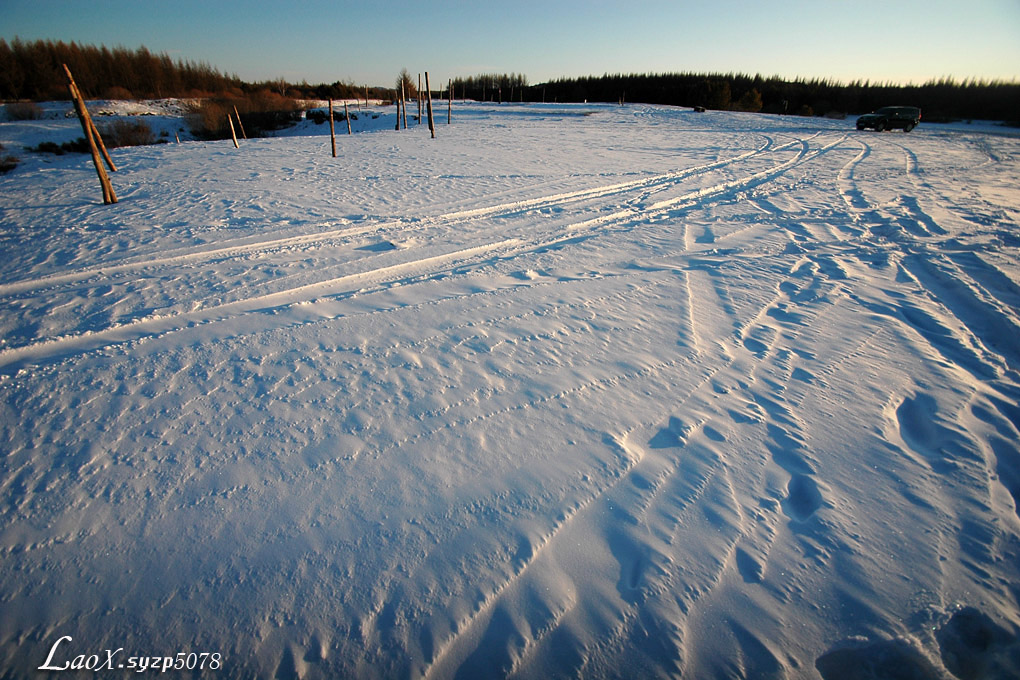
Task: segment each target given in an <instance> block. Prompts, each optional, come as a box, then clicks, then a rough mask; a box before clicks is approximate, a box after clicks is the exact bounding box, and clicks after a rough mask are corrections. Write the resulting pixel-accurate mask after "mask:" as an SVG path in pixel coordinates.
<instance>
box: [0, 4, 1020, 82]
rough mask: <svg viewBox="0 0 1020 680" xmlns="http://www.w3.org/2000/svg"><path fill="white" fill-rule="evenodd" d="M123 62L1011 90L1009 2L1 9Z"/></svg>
mask: <svg viewBox="0 0 1020 680" xmlns="http://www.w3.org/2000/svg"><path fill="white" fill-rule="evenodd" d="M15 36H18V37H20V38H21V39H22V40H35V39H38V38H44V39H52V40H64V41H68V42H69V41H72V40H74V41H77V42H80V43H85V44H93V45H107V46H109V47H114V46H117V45H120V46H124V47H129V48H135V47H139V46H141V45H145V46H146V47H148V48H149V49H150V50H152V51H154V52H165V53H167V54H169V55H170V56H171V57H174V58H175V59H176V58H184V59H189V60H194V61H204V62H208V63H209V64H211V65H212V66H214V67H216V68H217V69H219V70H220V71H222V72H224V73H227V74H236V75H238V76H240V77H241V78H243V79H244V80H249V81H259V80H269V79H275V78H281V77H282V78H286V79H287V80H290V81H294V82H298V81H301V80H302V79H304V80H307V81H308V82H309V83H313V84H314V83H323V82H326V83H329V82H333V81H336V80H345V81H352V82H354V83H357V84H370V85H390V84H391V83H392V82H393V81H394V80H395V79H396V75H397V73H398V72H399V71H400V69H401V68H405V67H406V68H407V69H408V70H410V71H411V72H412V73H416V72H420V71H425V70H428V71H430V72H431V73H432V74H433V75H434V77H436V79H437V80H438V81H440V82H443V81H445V80H446V79H447V78H455V77H457V76H468V75H475V74H478V73H494V72H495V73H504V72H514V73H523V74H525V75H526V76H527V78H528V80H529V82H531V83H540V82H543V81H546V80H550V79H555V78H558V77H560V76H580V75H601V74H603V73H662V72H675V71H693V72H723V73H727V72H740V73H748V74H755V73H760V74H762V75H765V76H771V75H779V76H783V77H786V78H795V77H808V78H814V77H821V78H833V79H836V80H841V81H850V80H857V79H862V80H871V81H881V82H886V81H893V82H915V83H920V82H924V81H927V80H930V79H932V78H940V77H943V76H953V77H955V78H957V79H965V78H982V79H997V80H1020V0H969V1H967V2H963V1H958V2H943V1H940V0H927V1H917V0H886V1H878V0H856V1H853V2H844V1H839V2H835V1H832V0H813V1H811V2H807V1H801V0H784V1H780V2H769V1H767V0H761V1H758V2H754V1H749V0H741V1H736V0H708V1H701V0H693V1H674V2H665V1H660V0H648V1H644V0H630V2H610V1H603V0H589V1H587V2H583V1H580V0H564V1H562V2H559V1H557V0H545V1H535V0H501V1H500V2H478V1H477V0H474V1H457V0H419V1H416V2H405V1H399V2H396V1H389V0H362V1H360V2H348V1H346V0H340V1H338V0H331V1H320V0H311V1H306V2H297V1H295V2H258V1H257V0H246V1H244V2H235V1H233V0H173V1H172V2H165V1H163V0H0V37H2V38H4V39H6V40H8V41H10V40H12V39H13V38H14V37H15Z"/></svg>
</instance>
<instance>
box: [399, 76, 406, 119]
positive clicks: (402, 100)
mask: <svg viewBox="0 0 1020 680" xmlns="http://www.w3.org/2000/svg"><path fill="white" fill-rule="evenodd" d="M400 107H401V108H402V109H403V111H404V129H405V130H406V129H407V95H406V94H405V93H404V81H402V80H401V81H400ZM397 113H398V114H399V113H400V112H399V111H398V112H397ZM397 125H400V117H399V116H398V117H397Z"/></svg>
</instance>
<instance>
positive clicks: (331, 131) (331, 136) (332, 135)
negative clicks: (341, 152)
mask: <svg viewBox="0 0 1020 680" xmlns="http://www.w3.org/2000/svg"><path fill="white" fill-rule="evenodd" d="M329 143H330V144H332V145H333V158H336V131H335V130H334V129H333V99H332V97H331V98H330V100H329Z"/></svg>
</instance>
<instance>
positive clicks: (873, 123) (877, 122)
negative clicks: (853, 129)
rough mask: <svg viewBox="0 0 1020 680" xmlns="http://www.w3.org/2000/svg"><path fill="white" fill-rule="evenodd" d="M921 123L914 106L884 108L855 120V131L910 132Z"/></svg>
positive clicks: (918, 113) (917, 109) (918, 112)
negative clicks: (894, 130) (896, 129)
mask: <svg viewBox="0 0 1020 680" xmlns="http://www.w3.org/2000/svg"><path fill="white" fill-rule="evenodd" d="M920 122H921V109H919V108H917V107H916V106H884V107H882V108H880V109H879V110H878V111H875V112H873V113H866V114H864V115H863V116H861V117H860V118H858V119H857V129H858V130H863V129H864V128H874V129H875V131H876V132H882V131H883V130H892V129H894V128H899V129H901V130H903V131H904V132H910V131H911V130H913V129H914V128H915V127H917V124H918V123H920Z"/></svg>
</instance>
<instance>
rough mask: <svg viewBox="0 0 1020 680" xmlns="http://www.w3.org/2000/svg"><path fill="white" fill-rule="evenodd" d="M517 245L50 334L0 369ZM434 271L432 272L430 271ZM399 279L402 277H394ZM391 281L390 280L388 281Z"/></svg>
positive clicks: (11, 353) (2, 356) (7, 354)
mask: <svg viewBox="0 0 1020 680" xmlns="http://www.w3.org/2000/svg"><path fill="white" fill-rule="evenodd" d="M517 243H519V241H518V240H517V239H507V240H502V241H497V242H495V243H487V244H484V245H480V246H475V247H471V248H465V249H463V250H457V251H454V252H451V253H444V254H441V255H434V256H431V257H425V258H420V259H417V260H412V261H409V262H400V263H397V264H393V265H389V266H385V267H379V268H377V269H372V270H369V271H364V272H355V273H351V274H346V275H343V276H339V277H336V278H333V279H327V280H325V281H316V282H314V283H309V284H305V285H303V286H297V287H295V288H289V289H286V290H281V291H276V292H273V293H267V294H265V295H259V296H255V297H250V298H242V299H240V300H235V301H233V302H227V303H224V304H222V305H216V306H213V307H207V308H205V309H198V310H195V311H190V312H183V313H180V314H173V315H167V316H155V317H147V318H144V319H139V320H137V321H134V322H131V323H126V324H122V325H119V326H111V327H108V328H105V329H102V330H98V331H92V332H87V333H82V334H80V335H71V336H63V337H58V338H51V339H48V340H43V341H41V342H37V343H33V344H30V345H25V346H22V347H15V348H11V349H7V350H4V351H2V352H0V370H3V369H4V368H6V367H8V366H10V365H12V364H22V363H25V362H29V361H33V360H39V359H46V358H51V357H54V356H62V355H66V354H69V353H78V352H83V351H88V350H91V349H95V348H98V347H102V346H107V345H111V344H119V343H122V342H127V341H130V340H135V339H138V338H141V337H145V336H152V335H163V334H165V333H170V332H174V331H177V330H181V329H183V328H186V327H188V326H195V325H199V324H206V323H211V322H216V321H223V320H225V319H228V318H231V317H235V316H238V315H241V314H247V313H251V312H259V311H265V310H267V309H272V308H276V307H283V306H288V305H293V304H297V303H301V302H307V301H309V300H313V299H315V298H317V297H320V296H324V295H338V294H339V293H338V291H337V290H336V289H337V287H344V286H349V285H351V284H366V283H372V282H373V281H376V280H378V279H380V278H381V279H383V280H386V279H387V278H389V277H392V275H394V274H399V275H404V276H406V274H407V272H408V271H409V270H413V269H414V268H415V267H425V268H429V267H434V266H436V265H438V266H440V267H443V266H451V265H454V264H455V263H457V262H463V261H468V260H471V259H473V258H475V257H477V256H479V255H484V254H487V253H490V252H492V251H494V250H497V249H499V248H505V247H507V246H512V245H514V244H517ZM434 273H435V272H431V274H433V275H434ZM399 278H403V276H399V277H398V279H399ZM391 281H392V279H391Z"/></svg>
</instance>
